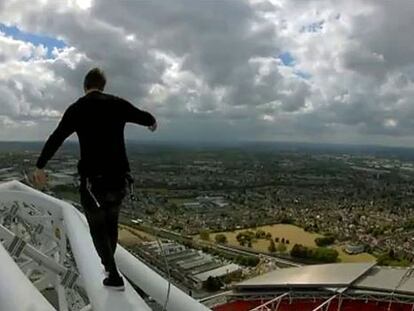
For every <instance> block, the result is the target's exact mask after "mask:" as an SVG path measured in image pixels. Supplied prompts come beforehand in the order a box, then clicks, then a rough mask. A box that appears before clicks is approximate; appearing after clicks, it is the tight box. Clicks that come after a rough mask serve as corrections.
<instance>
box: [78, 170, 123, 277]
mask: <svg viewBox="0 0 414 311" xmlns="http://www.w3.org/2000/svg"><path fill="white" fill-rule="evenodd" d="M125 194H126V182H125V179H122V178H113V177H112V178H111V177H108V178H101V179H99V178H93V179H88V180H87V179H86V178H81V186H80V197H81V204H82V207H83V209H84V212H85V216H86V219H87V220H88V224H89V230H90V234H91V237H92V240H93V243H94V245H95V249H96V251H97V253H98V255H99V257H100V258H101V262H102V264H103V265H104V266H105V267H106V269H107V270H108V271H109V273H110V275H118V271H117V268H116V263H115V259H114V254H115V249H116V245H117V243H118V217H119V211H120V208H121V205H122V200H123V199H124V197H125ZM98 205H99V206H98Z"/></svg>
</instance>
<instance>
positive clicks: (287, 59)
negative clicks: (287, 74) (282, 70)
mask: <svg viewBox="0 0 414 311" xmlns="http://www.w3.org/2000/svg"><path fill="white" fill-rule="evenodd" d="M279 58H280V60H281V61H282V63H283V65H285V66H289V67H292V66H293V65H295V59H294V58H293V56H292V54H290V53H289V52H283V53H282V54H280V55H279Z"/></svg>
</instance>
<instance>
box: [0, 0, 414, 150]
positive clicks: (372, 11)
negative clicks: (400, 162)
mask: <svg viewBox="0 0 414 311" xmlns="http://www.w3.org/2000/svg"><path fill="white" fill-rule="evenodd" d="M413 14H414V2H404V3H396V2H392V3H390V2H385V1H373V0H371V1H369V0H349V1H333V0H332V1H329V0H326V1H324V0H314V1H300V0H297V1H292V0H277V1H273V0H272V1H266V0H251V1H247V0H246V1H232V0H224V1H219V2H218V1H193V0H174V4H173V5H172V4H171V3H170V2H165V1H161V0H153V1H135V0H123V1H110V0H100V1H80V0H71V1H52V0H49V1H48V0H34V1H23V0H7V1H0V18H1V20H2V21H4V22H5V23H6V24H10V25H16V26H17V27H18V28H20V29H22V30H25V31H26V32H33V33H39V34H45V35H49V36H51V37H57V38H61V39H62V40H64V41H65V43H66V44H67V45H68V47H67V48H65V49H63V50H56V49H55V50H54V51H53V52H52V54H53V56H54V59H47V57H46V56H47V50H46V48H45V47H43V46H34V45H33V44H31V43H27V42H23V41H19V40H15V39H12V38H10V37H7V36H5V35H4V34H1V35H0V51H1V52H0V94H1V101H0V115H1V116H2V118H3V120H8V121H7V122H14V124H16V126H17V127H18V126H19V124H21V125H22V128H21V131H19V130H18V129H16V130H15V131H13V133H12V134H11V135H13V137H15V138H16V139H27V137H29V136H30V138H31V139H33V138H44V137H45V136H47V134H48V131H49V130H50V129H51V128H52V127H53V126H54V125H55V124H56V122H57V118H58V117H59V115H60V114H61V113H62V111H63V110H64V109H65V107H66V106H67V105H69V104H70V103H71V102H72V101H74V100H75V99H76V98H77V97H78V96H80V95H81V84H82V79H83V75H84V74H85V73H86V71H87V70H88V69H89V68H90V67H91V66H95V65H98V66H101V67H103V69H104V70H105V71H106V72H107V75H108V79H109V84H108V91H110V92H114V93H116V94H118V95H121V96H124V97H126V98H128V99H130V100H131V101H133V102H135V103H137V104H138V105H139V106H140V107H142V108H145V109H149V110H150V111H152V112H154V113H155V114H156V115H157V117H158V118H159V119H160V121H161V122H160V124H161V126H160V131H159V132H158V133H157V134H156V135H155V137H157V138H171V139H186V138H190V139H197V138H200V139H211V140H215V139H266V140H276V139H284V140H286V139H288V140H305V141H306V140H309V141H335V142H341V141H343V142H375V141H378V142H381V143H390V144H395V143H404V144H407V142H409V143H414V141H411V138H410V136H411V132H412V130H413V129H414V123H413V122H412V121H411V120H412V119H413V117H414V109H413V105H412V98H413V95H414V83H413V79H414V62H413V57H414V56H413V55H414V42H413V41H412V40H411V37H410V34H411V30H412V28H413V26H414V21H413V19H412V16H413ZM281 53H289V55H291V56H292V57H293V60H294V61H293V62H292V63H291V64H289V66H285V65H284V64H283V63H282V61H281V60H280V59H279V55H280V54H281ZM4 122H5V121H3V122H2V123H0V128H1V127H2V126H4V125H2V124H4ZM24 122H32V123H33V127H35V128H37V129H38V130H37V133H38V136H37V137H33V132H36V131H32V133H30V134H28V133H27V127H26V126H27V123H24ZM217 133H222V135H218V134H217ZM223 133H225V134H223ZM9 134H10V133H9ZM130 134H133V135H135V134H137V131H132V132H130ZM9 137H10V136H9ZM2 138H4V137H2V136H1V134H0V139H2Z"/></svg>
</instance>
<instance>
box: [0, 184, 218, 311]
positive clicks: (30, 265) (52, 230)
mask: <svg viewBox="0 0 414 311" xmlns="http://www.w3.org/2000/svg"><path fill="white" fill-rule="evenodd" d="M16 202H20V203H21V204H23V205H24V206H23V208H22V206H20V207H19V204H16ZM2 204H3V206H4V205H6V206H8V209H7V208H6V209H4V208H3V210H2ZM7 217H8V218H7ZM6 218H7V219H8V223H10V219H13V218H19V219H20V220H22V221H23V220H24V221H23V223H26V222H27V223H29V226H30V228H28V229H29V230H31V231H34V232H35V233H38V234H32V236H31V240H30V241H29V243H26V242H25V241H23V239H20V238H18V234H16V232H13V230H9V229H10V228H5V227H4V226H3V223H2V222H3V221H4V220H5V219H6ZM33 228H35V230H33ZM57 233H58V234H57ZM66 237H67V238H68V241H69V244H70V247H71V250H70V251H71V252H72V253H73V258H74V260H75V262H76V267H68V266H67V260H66V259H67V258H65V256H67V255H68V254H67V253H66ZM1 238H2V239H3V240H4V243H6V244H7V246H8V248H9V252H10V251H13V254H14V255H13V256H14V257H15V258H14V265H15V266H16V267H17V265H16V264H15V262H16V260H18V259H19V260H20V259H25V261H24V260H23V262H22V263H21V264H20V269H22V270H24V273H26V281H28V279H27V278H28V277H29V276H30V275H31V273H32V272H33V271H34V270H35V269H36V268H39V266H41V267H42V268H44V272H45V276H44V277H43V278H42V279H40V280H39V281H38V283H37V286H36V287H37V288H38V289H39V290H41V289H44V288H46V287H47V286H50V285H54V287H55V290H56V292H57V294H58V299H59V310H62V311H66V310H69V308H68V304H70V303H72V304H73V303H74V298H73V297H72V298H70V297H68V293H67V287H68V286H70V287H71V288H73V289H76V291H77V292H76V294H77V295H78V296H82V293H83V295H84V296H87V299H88V300H89V301H88V302H86V303H84V305H83V306H82V307H78V308H77V309H76V308H73V310H80V311H86V310H95V311H101V310H105V311H106V310H108V311H109V310H111V311H112V310H122V311H129V310H131V311H132V310H134V311H135V310H137V311H141V310H142V311H149V310H150V308H149V307H148V306H147V305H146V304H145V302H144V301H143V299H142V298H141V297H140V296H139V295H138V294H137V293H136V291H135V290H134V289H133V288H132V286H131V285H130V284H129V282H128V281H127V280H126V279H125V285H126V290H125V292H113V291H110V290H108V289H106V288H104V287H103V285H102V279H103V277H104V274H103V270H102V266H101V264H100V259H99V257H98V255H97V253H96V251H95V248H94V246H93V242H92V239H91V237H90V234H89V228H88V224H87V221H86V218H85V216H84V215H83V214H82V213H81V212H80V211H78V210H77V209H76V208H74V207H73V206H72V205H71V204H69V203H67V202H64V201H62V200H58V199H56V198H54V197H52V196H49V195H47V194H44V193H42V192H40V191H37V190H35V189H33V188H31V187H29V186H26V185H24V184H22V183H20V182H18V181H12V182H8V183H3V184H0V239H1ZM30 242H33V243H37V244H36V245H35V246H34V245H31V244H30ZM19 256H21V257H19ZM9 257H10V256H9ZM23 257H25V258H23ZM115 258H116V261H117V263H118V267H119V269H120V270H121V272H122V273H123V274H124V275H125V276H127V277H128V278H129V279H130V280H131V282H133V283H134V284H135V285H137V286H138V287H140V288H141V289H142V290H143V291H144V292H145V293H146V294H147V295H149V296H151V297H153V298H154V299H155V300H156V301H157V302H158V303H159V304H160V305H164V303H165V301H166V298H167V288H168V281H167V280H165V279H164V278H163V277H162V276H160V275H159V274H157V273H156V272H155V271H153V270H152V269H151V268H149V267H148V266H146V265H145V264H144V263H142V262H141V261H140V260H139V259H138V258H136V257H135V256H133V255H132V254H130V253H129V252H128V251H127V250H125V249H124V248H123V247H121V246H120V245H118V247H117V251H116V254H115ZM10 259H11V260H12V262H13V259H12V258H10ZM77 273H79V276H78V274H77ZM23 275H24V274H23ZM0 284H1V283H0ZM68 284H69V285H68ZM32 289H34V290H35V288H34V287H33V286H32ZM2 291H3V287H2V286H1V285H0V297H1V292H2ZM37 293H38V294H39V292H37ZM34 295H36V294H34ZM40 296H42V295H41V294H40ZM36 297H37V296H36ZM42 297H43V296H42ZM78 298H79V297H78ZM166 309H167V310H168V311H208V310H210V309H208V308H207V307H206V306H204V305H203V304H201V303H200V302H198V301H196V300H195V299H193V298H192V297H190V296H188V295H187V294H185V293H184V292H183V291H181V290H180V289H178V288H177V287H175V286H173V285H171V290H170V297H169V300H168V304H167V305H166ZM0 310H2V311H3V310H5V311H8V309H3V305H2V301H1V300H0ZM13 310H18V309H13ZM33 310H34V311H37V310H36V309H33ZM43 310H48V309H42V311H43ZM31 311H32V310H31Z"/></svg>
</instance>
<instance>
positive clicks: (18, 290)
mask: <svg viewBox="0 0 414 311" xmlns="http://www.w3.org/2000/svg"><path fill="white" fill-rule="evenodd" d="M0 263H1V264H0V310H1V311H55V310H56V309H55V308H53V307H52V305H50V303H49V302H48V301H47V300H46V298H45V297H43V295H42V294H41V293H40V292H39V291H38V290H37V289H36V288H35V287H34V286H33V284H32V283H31V282H30V280H29V279H28V278H27V277H26V276H25V275H24V274H23V272H22V271H21V270H20V268H19V267H18V266H17V264H16V263H15V262H14V260H13V258H11V257H10V256H9V253H8V252H7V251H6V250H5V249H4V247H3V245H2V243H0Z"/></svg>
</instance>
